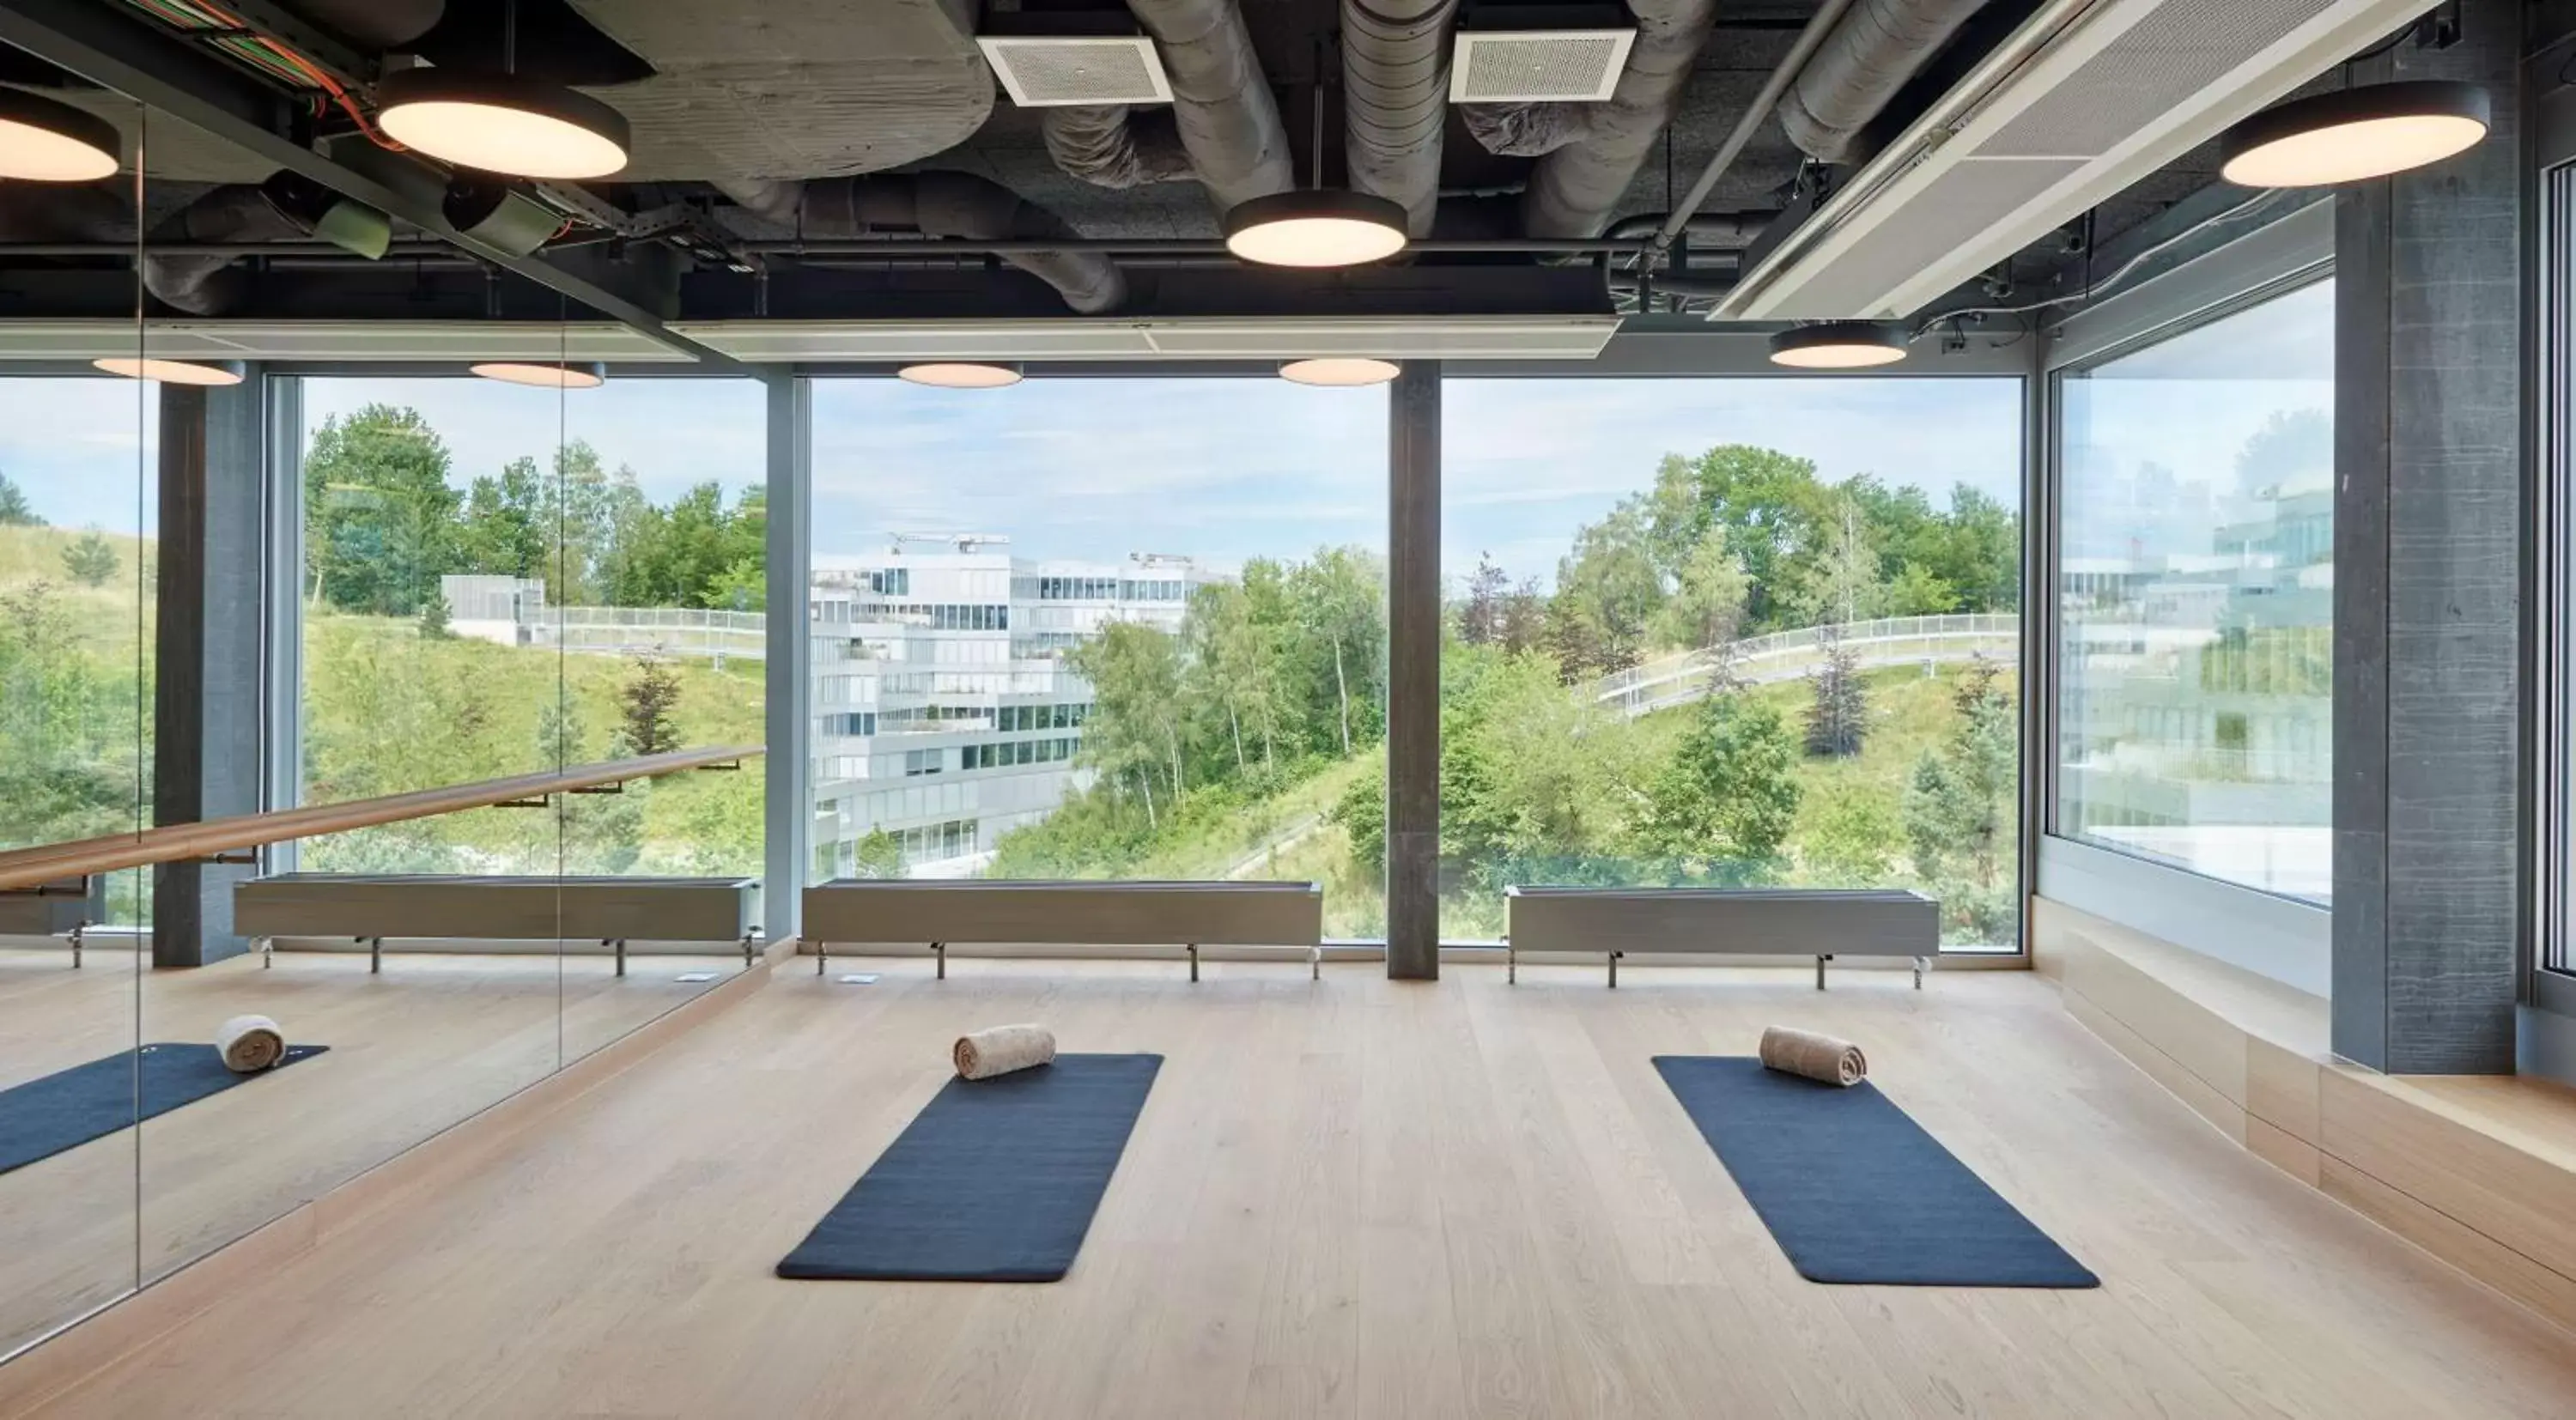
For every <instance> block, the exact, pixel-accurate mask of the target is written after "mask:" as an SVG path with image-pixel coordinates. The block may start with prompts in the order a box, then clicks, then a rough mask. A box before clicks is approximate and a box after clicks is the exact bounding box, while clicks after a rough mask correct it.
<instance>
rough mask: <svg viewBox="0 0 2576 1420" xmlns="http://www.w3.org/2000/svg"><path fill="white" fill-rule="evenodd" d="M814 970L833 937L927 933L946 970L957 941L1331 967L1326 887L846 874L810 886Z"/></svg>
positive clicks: (1195, 964) (1318, 973)
mask: <svg viewBox="0 0 2576 1420" xmlns="http://www.w3.org/2000/svg"><path fill="white" fill-rule="evenodd" d="M803 935H804V937H805V940H807V941H808V942H811V943H813V944H814V974H815V975H817V976H820V975H822V974H823V970H824V962H825V958H826V957H827V956H828V955H829V954H830V944H831V943H833V942H840V943H843V944H845V945H847V944H855V943H862V942H866V943H895V942H904V943H909V942H927V943H929V944H930V950H931V952H932V954H933V955H935V956H937V957H938V958H939V977H940V979H942V980H945V979H947V976H948V945H949V943H951V942H985V943H1011V942H1029V943H1048V944H1060V945H1074V946H1080V945H1086V944H1092V943H1137V944H1150V945H1157V946H1180V947H1186V948H1188V949H1189V955H1190V980H1192V981H1196V980H1198V979H1199V948H1200V947H1203V946H1240V947H1295V948H1301V949H1303V950H1304V951H1305V953H1306V960H1307V963H1308V965H1309V966H1310V967H1311V968H1312V969H1313V974H1314V976H1315V978H1316V979H1317V980H1321V979H1322V978H1323V974H1324V966H1323V962H1324V892H1323V889H1322V888H1320V887H1317V886H1316V885H1315V884H1313V883H1244V882H1204V883H1201V882H1188V883H1155V882H1123V883H1122V882H983V881H979V880H965V881H928V882H924V881H919V880H915V879H909V878H840V879H836V880H835V881H832V882H828V883H822V884H819V885H817V886H814V887H809V888H807V889H805V926H804V934H803Z"/></svg>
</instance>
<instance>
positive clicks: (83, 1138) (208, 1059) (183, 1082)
mask: <svg viewBox="0 0 2576 1420" xmlns="http://www.w3.org/2000/svg"><path fill="white" fill-rule="evenodd" d="M329 1048H330V1047H329V1046H324V1045H295V1046H289V1047H287V1051H286V1054H285V1056H284V1057H283V1058H281V1059H280V1060H279V1061H278V1062H277V1063H276V1064H275V1065H272V1066H270V1067H269V1068H268V1069H266V1070H263V1071H260V1072H259V1073H258V1074H253V1075H237V1074H234V1073H233V1072H232V1071H230V1070H227V1069H225V1068H224V1058H223V1056H222V1054H221V1053H219V1052H218V1051H217V1050H216V1049H215V1047H213V1046H211V1045H183V1044H177V1043H172V1042H163V1043H161V1044H156V1045H147V1046H145V1047H143V1050H142V1057H143V1079H142V1101H141V1103H142V1109H141V1117H142V1118H145V1119H152V1118H155V1117H157V1116H160V1115H164V1114H168V1113H169V1112H170V1111H172V1110H174V1109H177V1108H179V1107H180V1106H181V1105H188V1104H195V1103H196V1102H197V1101H199V1100H201V1099H204V1098H205V1097H206V1096H208V1095H216V1094H221V1093H223V1092H224V1091H226V1090H229V1089H231V1088H232V1087H233V1086H235V1085H246V1084H249V1083H250V1082H251V1081H253V1080H257V1079H259V1078H261V1076H264V1075H270V1074H274V1073H276V1072H277V1071H279V1070H283V1069H285V1068H286V1067H287V1066H289V1065H292V1064H294V1063H295V1062H296V1061H298V1060H304V1059H309V1058H310V1057H312V1056H316V1055H319V1054H321V1053H322V1052H323V1051H325V1050H328V1049H329ZM134 1060H135V1052H134V1051H131V1050H126V1051H119V1052H118V1053H116V1054H114V1055H109V1056H105V1057H102V1058H100V1059H97V1060H92V1061H90V1062H89V1063H88V1064H86V1065H75V1066H73V1067H72V1068H70V1069H68V1070H58V1071H56V1072H54V1073H53V1074H51V1075H47V1076H45V1077H44V1078H43V1079H40V1080H29V1081H28V1082H27V1083H25V1084H23V1085H12V1086H10V1087H9V1088H8V1089H5V1090H0V1173H7V1172H9V1171H10V1170H11V1169H21V1168H25V1167H26V1166H27V1165H29V1164H32V1163H34V1162H36V1161H37V1160H38V1159H45V1158H51V1157H52V1156H54V1155H56V1154H59V1153H61V1152H62V1151H63V1150H65V1149H72V1148H78V1147H79V1146H80V1145H83V1144H86V1143H88V1142H89V1141H91V1140H92V1139H101V1138H105V1137H106V1136H108V1135H110V1134H113V1133H115V1132H116V1131H118V1130H120V1129H123V1128H126V1127H128V1126H129V1125H132V1124H133V1123H134V1121H135V1118H136V1113H137V1111H136V1108H135V1105H136V1100H135V1078H134Z"/></svg>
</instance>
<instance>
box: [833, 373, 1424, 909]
mask: <svg viewBox="0 0 2576 1420" xmlns="http://www.w3.org/2000/svg"><path fill="white" fill-rule="evenodd" d="M814 467H815V488H814V528H815V531H814V585H813V588H812V592H811V596H810V598H809V608H808V609H809V613H810V615H811V618H812V623H813V633H814V643H813V647H814V651H813V655H814V665H813V715H814V722H813V744H812V755H813V783H814V788H813V806H812V807H813V813H814V820H813V835H812V840H811V841H812V855H813V863H812V874H813V879H814V880H816V881H822V880H827V879H831V878H836V877H851V876H877V877H885V876H922V877H933V876H935V877H971V876H983V877H995V878H1156V879H1192V878H1263V879H1292V880H1312V881H1317V882H1320V883H1322V884H1323V885H1324V892H1325V897H1324V901H1325V931H1326V933H1327V934H1328V935H1333V936H1376V935H1380V934H1382V933H1383V932H1384V930H1385V905H1384V891H1383V887H1382V884H1381V877H1382V865H1381V862H1380V850H1379V847H1378V845H1379V844H1380V843H1381V842H1382V840H1383V824H1384V818H1385V814H1384V799H1385V795H1384V776H1385V754H1384V750H1383V739H1384V728H1385V722H1386V715H1385V697H1386V691H1385V685H1386V679H1385V671H1384V664H1385V646H1386V613H1385V596H1386V593H1385V587H1386V575H1385V573H1386V568H1385V548H1386V531H1385V529H1386V395H1385V392H1384V390H1382V389H1359V390H1319V389H1311V388H1307V387H1303V386H1297V385H1291V384H1287V383H1285V382H1282V381H1277V380H1224V379H1116V380H1072V379H1068V380H1032V381H1029V382H1028V383H1025V384H1022V385H1018V386H1015V387H1013V388H1010V389H1004V390H983V391H957V390H935V389H925V388H921V387H918V386H914V385H909V384H903V383H900V382H897V381H893V380H868V381H858V380H848V381H834V382H826V383H820V384H818V385H817V386H816V388H815V393H814Z"/></svg>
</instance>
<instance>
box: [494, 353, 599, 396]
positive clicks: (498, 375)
mask: <svg viewBox="0 0 2576 1420" xmlns="http://www.w3.org/2000/svg"><path fill="white" fill-rule="evenodd" d="M467 368H468V369H470V370H471V371H473V373H475V374H478V375H481V376H482V377H483V378H485V379H487V380H499V381H500V382H501V383H503V384H508V385H528V386H530V387H532V388H535V389H545V390H595V389H597V388H599V387H600V386H601V385H604V384H606V383H608V367H607V366H605V365H602V364H600V363H598V362H597V361H589V362H584V361H579V360H576V361H574V362H572V363H571V364H568V365H565V364H556V365H547V364H539V363H536V362H533V361H522V360H486V361H484V362H483V363H482V364H480V365H471V366H468V367H467Z"/></svg>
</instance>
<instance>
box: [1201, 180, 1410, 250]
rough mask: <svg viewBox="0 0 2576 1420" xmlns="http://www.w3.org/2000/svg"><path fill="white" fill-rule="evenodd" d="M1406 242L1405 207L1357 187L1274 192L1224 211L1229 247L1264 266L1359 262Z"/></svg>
mask: <svg viewBox="0 0 2576 1420" xmlns="http://www.w3.org/2000/svg"><path fill="white" fill-rule="evenodd" d="M1404 242H1405V236H1404V209H1403V208H1402V207H1399V206H1397V205H1396V204H1394V203H1392V202H1389V201H1387V200H1386V199H1385V198H1383V197H1371V196H1368V195H1367V194H1365V193H1359V192H1340V191H1334V190H1331V189H1326V188H1309V189H1305V190H1302V191H1298V192H1274V193H1272V194H1271V195H1269V196H1268V197H1256V198H1254V199H1252V200H1251V201H1250V202H1242V203H1237V204H1235V207H1234V209H1233V210H1232V211H1230V212H1228V213H1226V214H1225V249H1226V250H1227V251H1230V252H1233V253H1234V254H1235V255H1236V256H1238V257H1240V258H1242V259H1243V260H1245V261H1256V262H1259V263H1261V264H1262V265H1264V266H1305V267H1334V266H1360V265H1364V264H1366V263H1368V262H1372V261H1381V260H1384V259H1385V258H1387V257H1390V256H1393V255H1395V254H1396V253H1397V252H1400V251H1402V250H1404Z"/></svg>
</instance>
